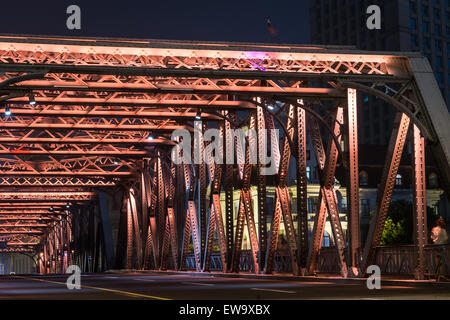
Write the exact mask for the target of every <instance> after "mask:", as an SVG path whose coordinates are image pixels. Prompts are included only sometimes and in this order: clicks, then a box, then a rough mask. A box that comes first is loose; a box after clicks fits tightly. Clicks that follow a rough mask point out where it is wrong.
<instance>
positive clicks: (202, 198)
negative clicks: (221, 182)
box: [197, 124, 208, 264]
mask: <svg viewBox="0 0 450 320" xmlns="http://www.w3.org/2000/svg"><path fill="white" fill-rule="evenodd" d="M200 130H201V135H200V137H199V138H200V140H199V141H198V143H199V147H200V152H201V163H200V164H199V165H198V171H197V172H198V179H199V184H198V196H199V197H198V210H199V224H198V225H199V226H198V227H199V229H200V236H201V238H200V240H201V252H205V246H206V232H207V229H206V228H207V223H208V221H207V220H208V216H207V208H206V189H207V176H206V175H207V172H206V163H205V159H204V157H203V155H204V154H205V143H204V141H203V132H204V131H205V130H206V124H203V126H200ZM203 259H204V257H203V256H201V255H200V262H201V263H202V264H203V263H204V261H202V260H203Z"/></svg>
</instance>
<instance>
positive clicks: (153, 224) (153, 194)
mask: <svg viewBox="0 0 450 320" xmlns="http://www.w3.org/2000/svg"><path fill="white" fill-rule="evenodd" d="M147 177H148V182H149V184H150V175H147ZM147 194H148V197H149V198H150V199H151V200H150V216H149V227H148V234H147V244H148V245H150V244H151V249H152V250H151V251H152V252H153V259H154V261H153V262H154V264H153V266H154V268H155V269H157V268H158V266H159V263H160V252H159V246H160V242H159V235H158V221H157V220H158V217H157V213H156V207H157V204H158V163H157V161H155V163H154V167H153V178H152V180H151V187H149V188H148V192H147Z"/></svg>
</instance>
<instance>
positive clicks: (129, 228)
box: [126, 192, 133, 269]
mask: <svg viewBox="0 0 450 320" xmlns="http://www.w3.org/2000/svg"><path fill="white" fill-rule="evenodd" d="M126 208H127V209H126V210H127V269H131V268H132V267H133V213H132V212H131V202H130V193H129V192H127V193H126Z"/></svg>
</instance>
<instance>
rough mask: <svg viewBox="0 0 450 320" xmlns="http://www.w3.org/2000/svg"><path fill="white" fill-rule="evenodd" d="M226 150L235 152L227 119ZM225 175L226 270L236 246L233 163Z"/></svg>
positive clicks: (227, 113)
mask: <svg viewBox="0 0 450 320" xmlns="http://www.w3.org/2000/svg"><path fill="white" fill-rule="evenodd" d="M224 115H228V116H231V114H230V113H229V112H228V111H224ZM224 126H225V152H226V154H230V153H232V152H234V148H233V135H232V132H231V125H230V122H229V121H227V120H225V121H224ZM224 166H225V175H224V180H225V181H224V188H225V225H226V237H227V266H226V270H227V271H228V270H230V269H231V263H232V259H233V247H234V207H233V180H234V179H233V178H234V171H233V164H228V163H226V164H225V165H224Z"/></svg>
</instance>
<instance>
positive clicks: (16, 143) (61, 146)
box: [0, 36, 450, 276]
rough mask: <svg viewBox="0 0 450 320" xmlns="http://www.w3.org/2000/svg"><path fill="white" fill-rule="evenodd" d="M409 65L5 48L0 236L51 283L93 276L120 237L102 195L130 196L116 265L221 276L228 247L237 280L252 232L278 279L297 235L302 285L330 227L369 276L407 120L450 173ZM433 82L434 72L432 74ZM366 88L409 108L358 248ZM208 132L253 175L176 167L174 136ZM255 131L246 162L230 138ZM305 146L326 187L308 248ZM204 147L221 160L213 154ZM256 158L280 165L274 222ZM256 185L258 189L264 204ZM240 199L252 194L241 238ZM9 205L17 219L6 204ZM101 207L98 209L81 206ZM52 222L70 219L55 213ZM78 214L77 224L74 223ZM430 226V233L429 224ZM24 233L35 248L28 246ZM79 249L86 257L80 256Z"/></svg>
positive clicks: (296, 54) (291, 52)
mask: <svg viewBox="0 0 450 320" xmlns="http://www.w3.org/2000/svg"><path fill="white" fill-rule="evenodd" d="M412 59H416V60H417V59H419V60H420V57H416V56H414V57H406V56H401V55H395V54H393V55H379V54H372V53H362V52H353V51H349V50H346V49H339V48H334V49H331V48H327V47H301V46H282V45H279V46H278V45H258V44H231V43H228V44H226V43H194V42H170V41H157V40H150V41H144V40H114V41H113V40H102V39H59V38H56V37H47V38H39V37H10V36H3V37H0V72H1V73H0V102H2V103H3V106H1V107H0V112H2V113H4V114H5V116H3V117H2V118H1V119H0V187H1V188H10V189H6V190H11V192H5V193H2V194H0V221H1V222H0V234H1V235H3V232H5V233H6V234H7V236H8V237H10V238H11V239H12V240H10V241H9V242H8V243H9V244H11V246H13V245H12V243H15V244H17V245H18V246H19V247H20V243H22V244H23V245H22V246H21V248H22V249H23V250H28V247H27V246H30V245H31V244H34V245H37V244H39V245H38V247H39V251H40V258H39V259H40V260H39V261H40V262H39V266H40V271H41V272H58V271H63V270H64V268H66V267H67V264H68V263H69V262H70V261H73V260H75V261H77V262H78V263H81V264H82V265H83V267H84V268H85V269H86V268H87V269H89V270H91V269H90V268H97V267H99V268H100V267H101V266H102V265H103V263H104V262H103V261H102V259H101V257H102V255H105V252H106V251H107V250H106V249H105V243H104V242H102V241H103V240H102V239H103V237H104V236H105V234H106V232H107V230H104V229H103V228H104V227H105V225H104V224H103V222H102V219H101V218H100V217H103V216H102V215H101V214H100V213H99V212H100V211H101V210H100V211H99V210H98V208H99V207H98V200H97V198H96V192H97V191H98V190H107V189H108V188H106V187H109V189H111V190H114V191H113V192H117V191H118V190H119V192H120V194H122V195H123V199H122V200H123V201H122V208H121V218H120V228H119V237H118V239H119V240H118V243H117V252H118V253H117V257H116V262H117V263H118V264H121V265H122V266H126V267H128V268H131V267H138V268H155V269H167V268H169V269H177V270H178V269H186V268H188V267H193V268H195V269H196V270H198V271H201V270H203V271H208V270H210V269H211V267H212V266H211V262H212V255H213V252H212V251H213V248H214V244H215V243H216V244H217V246H216V248H218V250H219V257H220V258H219V260H220V266H219V268H220V269H222V270H223V271H231V272H238V271H239V269H240V265H242V259H241V249H242V248H241V247H242V242H243V237H244V233H246V234H247V235H248V238H249V240H250V262H249V263H250V264H251V267H250V268H251V269H252V270H253V271H254V272H256V273H258V272H265V273H271V272H272V271H273V270H274V266H275V262H274V261H275V259H276V257H277V255H278V253H279V247H280V245H279V243H278V237H279V229H280V225H281V223H284V227H285V230H286V234H287V255H288V256H289V264H290V266H291V270H292V272H293V273H294V274H300V273H301V274H305V273H309V274H312V273H314V272H315V270H316V268H317V266H316V265H317V259H318V256H319V254H320V245H321V240H322V235H323V230H324V226H325V222H326V220H327V218H328V219H329V220H330V222H331V225H332V230H333V238H334V242H335V243H336V249H337V255H338V259H337V261H338V263H339V266H340V270H341V273H342V275H343V276H347V275H348V274H350V275H360V274H363V273H364V272H363V271H362V269H361V268H363V267H364V266H366V265H368V264H370V263H371V261H372V260H373V252H374V248H375V247H376V246H377V245H378V243H379V238H380V237H379V236H380V226H383V225H384V219H385V215H386V210H387V209H386V204H387V203H389V199H390V196H391V193H392V181H393V180H392V179H393V177H395V174H396V172H397V169H398V163H397V159H398V157H399V155H401V152H402V150H403V146H404V139H405V137H406V134H407V133H408V130H409V124H410V123H412V124H414V128H417V132H416V133H415V139H416V140H417V139H420V138H421V137H422V138H423V139H422V140H423V141H426V142H427V143H430V144H432V145H434V146H436V147H437V148H436V150H438V151H439V152H440V153H439V152H437V153H436V154H437V156H438V157H440V158H441V160H442V159H443V160H442V161H441V162H440V163H441V167H442V168H441V169H442V170H443V172H450V170H449V167H448V160H449V159H450V153H449V152H450V147H449V146H448V143H446V142H444V141H443V140H442V136H443V134H442V132H443V130H444V129H442V128H441V127H439V126H437V122H436V115H435V114H431V113H430V112H429V109H428V107H427V99H426V97H425V96H424V94H423V88H421V86H420V83H418V82H417V80H416V79H415V73H414V72H417V67H415V66H414V63H412V62H411V61H412ZM427 68H428V69H427ZM424 70H425V71H424ZM429 70H430V69H429V65H428V66H425V67H424V69H423V70H421V71H420V72H429ZM356 90H358V91H362V92H365V93H367V94H372V95H375V96H377V97H379V98H381V99H384V100H385V101H387V102H389V103H391V104H392V105H393V106H394V107H396V108H397V110H398V117H397V120H396V122H395V123H394V130H393V134H392V138H391V143H390V148H389V152H388V154H387V158H386V165H385V171H384V175H383V180H382V181H381V183H380V190H379V198H378V199H377V208H376V214H375V215H374V218H373V221H372V223H371V231H370V234H369V238H368V241H366V247H365V248H360V242H359V201H358V174H359V172H358V140H357V136H358V132H357V125H356V123H357V114H358V112H357V92H356ZM30 102H31V103H30ZM33 102H35V103H33ZM6 112H8V113H10V115H9V116H7V115H6ZM199 119H201V123H200V124H199V125H198V121H197V124H195V123H194V120H199ZM209 127H212V128H218V129H219V131H220V137H221V138H222V139H223V145H221V147H220V150H219V151H220V152H219V153H221V152H224V153H225V154H231V158H234V159H235V160H240V161H241V162H240V164H222V163H210V162H209V161H206V162H205V160H203V161H202V162H201V163H199V164H194V165H187V164H181V165H176V164H174V163H172V161H171V158H170V151H171V149H172V147H173V146H174V145H175V141H172V140H171V134H172V132H173V131H174V130H177V129H186V130H188V131H190V132H191V133H193V134H197V135H199V136H200V137H201V136H202V135H203V134H204V133H205V131H206V130H207V129H208V128H209ZM244 127H245V128H250V129H254V130H255V131H256V132H257V134H256V136H249V137H247V138H246V140H245V144H244V147H245V148H244V149H242V147H243V146H242V145H240V144H239V143H238V140H237V139H234V138H233V136H232V135H231V133H230V132H231V131H230V130H231V129H238V128H244ZM264 129H279V130H280V132H281V136H280V138H279V139H278V138H277V137H276V136H275V135H273V134H272V135H269V136H266V135H265V131H264ZM307 135H309V137H310V140H311V142H312V148H313V152H314V153H315V154H316V159H317V167H318V168H319V169H318V170H319V177H320V180H321V181H320V184H321V186H320V187H321V188H320V190H321V192H320V209H319V211H318V212H317V213H316V217H315V222H314V230H313V235H312V236H311V238H310V239H308V232H307V228H308V227H307V226H308V222H307V219H308V212H307V195H306V190H307V188H306V187H307V178H306V161H307V160H306V158H307V157H306V154H307V147H306V140H307V139H306V137H307ZM324 138H325V139H324ZM422 140H421V141H422ZM341 141H342V142H343V143H344V144H345V148H344V150H345V152H343V151H342V150H341ZM192 143H193V144H194V143H195V144H197V145H196V146H197V147H199V148H200V149H201V150H203V151H205V150H208V147H209V142H207V143H204V142H202V141H200V143H199V142H198V141H197V142H194V141H193V142H192ZM249 145H257V146H258V148H259V149H264V148H265V149H266V150H267V149H269V148H271V154H272V155H273V158H274V161H275V164H276V173H275V174H274V177H270V181H275V182H274V184H275V190H276V192H275V194H276V195H275V199H274V206H273V207H274V209H273V210H274V212H272V213H268V212H267V210H268V208H267V202H266V184H267V181H268V180H269V177H267V176H264V175H263V174H262V172H263V170H264V169H266V165H265V164H263V160H264V159H263V157H261V156H258V157H257V165H256V166H253V165H252V163H250V157H251V155H250V154H249V151H248V146H249ZM415 150H416V151H415V152H416V154H415V158H414V159H413V160H412V161H413V162H414V163H415V166H416V167H419V166H421V165H423V163H422V162H421V163H416V162H418V161H419V160H420V161H423V157H421V154H420V152H422V150H424V148H423V147H422V148H416V149H415ZM291 155H292V156H293V157H291ZM207 157H210V158H212V155H211V154H207ZM290 161H295V168H296V170H295V171H296V172H295V175H296V178H297V179H296V184H297V194H295V195H291V194H290V193H289V191H288V188H287V187H288V168H289V163H290ZM338 162H341V163H342V164H343V166H344V168H345V169H346V171H347V175H348V180H349V191H348V195H349V199H348V200H349V201H348V204H349V207H350V208H349V210H348V211H347V212H348V215H349V217H348V218H349V221H350V222H351V223H350V227H349V228H350V232H349V234H350V238H351V239H350V240H351V241H350V246H351V247H350V248H346V243H347V242H346V241H345V239H344V238H343V237H344V235H343V232H342V227H341V223H340V219H339V211H338V207H337V200H336V199H337V198H336V194H335V191H334V176H335V168H336V166H337V164H338ZM420 179H422V176H421V175H419V174H416V183H417V184H418V185H419V187H417V188H416V189H415V190H416V192H415V194H416V195H417V196H416V197H415V198H417V199H418V198H419V197H422V198H421V200H420V201H422V202H421V203H423V197H424V195H423V192H422V191H423V190H421V189H420V190H419V188H422V187H423V185H424V184H423V183H422V181H421V180H420ZM252 184H256V185H257V192H256V199H257V202H258V203H257V205H256V206H253V203H252V202H253V195H252V193H254V191H253V189H252V188H251V185H252ZM36 188H38V189H39V192H41V193H39V192H37V191H36ZM48 188H53V189H51V192H49V191H48V190H50V189H48ZM76 188H78V189H76ZM63 189H64V190H63ZM33 190H34V191H33ZM58 190H59V191H58ZM233 190H239V199H236V200H238V201H239V206H238V208H237V212H236V216H237V221H236V224H237V225H236V226H234V223H235V222H234V218H233V217H234V216H233V215H234V213H233V210H234V204H233ZM46 191H47V193H45V192H46ZM223 195H224V196H225V201H224V203H223V201H222V200H221V196H223ZM292 197H293V198H295V199H296V200H295V201H296V202H297V203H296V207H297V224H296V225H295V223H294V219H293V217H292V208H291V206H292V203H291V202H292V201H291V200H292ZM417 199H416V200H417ZM69 202H70V204H71V205H69V206H68V205H67V203H69ZM7 203H12V204H13V209H14V210H16V211H13V209H12V208H9V207H7V206H6V205H5V206H3V204H7ZM88 203H89V206H94V207H93V208H94V209H92V210H91V209H87V206H83V204H88ZM72 204H76V205H72ZM416 207H417V208H418V209H417V210H421V209H422V207H420V206H416ZM254 208H257V210H256V211H255V210H254ZM39 210H41V211H42V212H41V211H39ZM49 210H51V212H50V213H52V212H59V213H60V214H59V215H51V214H50V215H49ZM74 211H77V212H78V213H79V215H75V216H76V218H74V219H75V220H73V221H72V219H71V217H72V214H73V213H74ZM8 212H10V213H8ZM63 212H65V213H64V215H63V216H64V218H63V216H62V215H61V214H62V213H63ZM75 216H73V217H75ZM13 217H15V219H13ZM269 217H272V218H269ZM4 218H5V219H4ZM43 219H45V220H43ZM3 221H4V223H2V222H3ZM99 221H100V222H99ZM257 221H260V222H262V223H257ZM264 221H267V223H269V224H270V225H271V227H270V233H268V232H267V226H266V224H265V223H264ZM417 221H419V222H418V223H421V226H423V224H424V222H423V217H422V216H420V219H419V220H417ZM81 227H83V228H85V229H86V230H90V231H89V234H88V235H85V234H83V231H82V230H83V229H82V228H81ZM27 230H28V233H26V231H27ZM420 230H422V229H420ZM21 233H23V234H25V233H26V237H28V238H20V239H18V238H15V237H17V236H20V235H21ZM72 233H73V234H72ZM421 234H422V233H420V232H419V233H418V237H419V236H422V235H421ZM22 236H23V237H25V236H24V235H22ZM92 237H93V238H92ZM41 240H42V241H41ZM422 240H423V239H422ZM422 240H420V241H417V243H418V246H421V245H423V241H422ZM72 242H73V243H72ZM69 243H72V244H71V246H70V247H71V248H75V249H76V250H75V251H77V252H74V253H72V251H71V250H69V246H68V244H69ZM88 243H91V244H90V245H88ZM92 243H94V244H92ZM10 248H12V247H9V248H8V250H10ZM5 250H6V249H5ZM348 250H350V252H349V254H348V253H347V254H346V253H345V252H346V251H347V252H348ZM422 251H423V250H420V252H422ZM64 252H65V253H66V254H67V253H69V254H68V255H64ZM92 255H94V256H95V258H94V260H95V262H93V264H91V262H89V261H90V260H89V257H91V256H92ZM189 255H192V256H193V260H189V259H188V256H189ZM418 261H419V262H420V263H419V264H421V263H422V260H421V259H420V257H419V259H418ZM216 267H217V266H216ZM349 267H351V268H349ZM419 269H420V268H419ZM348 270H350V271H351V273H349V272H348Z"/></svg>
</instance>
